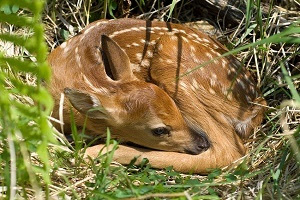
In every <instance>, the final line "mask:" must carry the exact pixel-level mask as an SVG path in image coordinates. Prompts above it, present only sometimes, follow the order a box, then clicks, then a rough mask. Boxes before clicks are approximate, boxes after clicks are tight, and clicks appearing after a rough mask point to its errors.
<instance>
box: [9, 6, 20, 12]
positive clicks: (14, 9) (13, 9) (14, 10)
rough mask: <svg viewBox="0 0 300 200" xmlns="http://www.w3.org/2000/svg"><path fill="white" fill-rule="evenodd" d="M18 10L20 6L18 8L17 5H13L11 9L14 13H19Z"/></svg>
mask: <svg viewBox="0 0 300 200" xmlns="http://www.w3.org/2000/svg"><path fill="white" fill-rule="evenodd" d="M18 10H19V6H17V5H13V6H12V8H11V11H12V13H16V12H18Z"/></svg>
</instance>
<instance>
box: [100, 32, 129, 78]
mask: <svg viewBox="0 0 300 200" xmlns="http://www.w3.org/2000/svg"><path fill="white" fill-rule="evenodd" d="M101 47H102V58H103V61H104V66H105V70H106V71H109V70H110V72H111V74H112V76H113V77H112V78H113V79H114V80H116V81H119V80H120V81H128V80H132V79H134V75H133V73H132V71H131V68H130V60H129V58H128V56H127V54H126V53H125V51H124V50H123V49H122V48H121V47H120V46H119V45H118V44H117V43H116V42H115V41H114V40H112V39H111V38H110V37H108V36H106V35H102V36H101ZM107 73H108V72H107Z"/></svg>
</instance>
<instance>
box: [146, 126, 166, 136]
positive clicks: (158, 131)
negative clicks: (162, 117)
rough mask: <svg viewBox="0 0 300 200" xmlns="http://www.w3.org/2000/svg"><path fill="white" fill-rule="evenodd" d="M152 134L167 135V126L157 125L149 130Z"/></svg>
mask: <svg viewBox="0 0 300 200" xmlns="http://www.w3.org/2000/svg"><path fill="white" fill-rule="evenodd" d="M151 132H152V134H153V135H155V136H163V135H169V134H170V129H169V128H168V127H158V128H154V129H152V130H151Z"/></svg>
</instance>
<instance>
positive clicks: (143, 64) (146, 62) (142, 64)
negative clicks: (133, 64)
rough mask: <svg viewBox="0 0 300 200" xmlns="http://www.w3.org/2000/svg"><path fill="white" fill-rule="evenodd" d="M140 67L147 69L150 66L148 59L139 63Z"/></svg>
mask: <svg viewBox="0 0 300 200" xmlns="http://www.w3.org/2000/svg"><path fill="white" fill-rule="evenodd" d="M141 66H143V67H149V66H150V62H149V60H148V59H144V60H143V61H142V62H141Z"/></svg>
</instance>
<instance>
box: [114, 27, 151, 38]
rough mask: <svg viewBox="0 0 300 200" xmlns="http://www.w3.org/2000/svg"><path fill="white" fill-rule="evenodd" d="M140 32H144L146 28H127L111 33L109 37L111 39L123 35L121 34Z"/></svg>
mask: <svg viewBox="0 0 300 200" xmlns="http://www.w3.org/2000/svg"><path fill="white" fill-rule="evenodd" d="M141 30H146V28H145V27H132V28H129V29H123V30H120V31H115V32H113V33H112V34H111V35H110V36H109V37H110V38H113V37H116V36H117V35H120V34H123V33H127V32H131V31H141Z"/></svg>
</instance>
